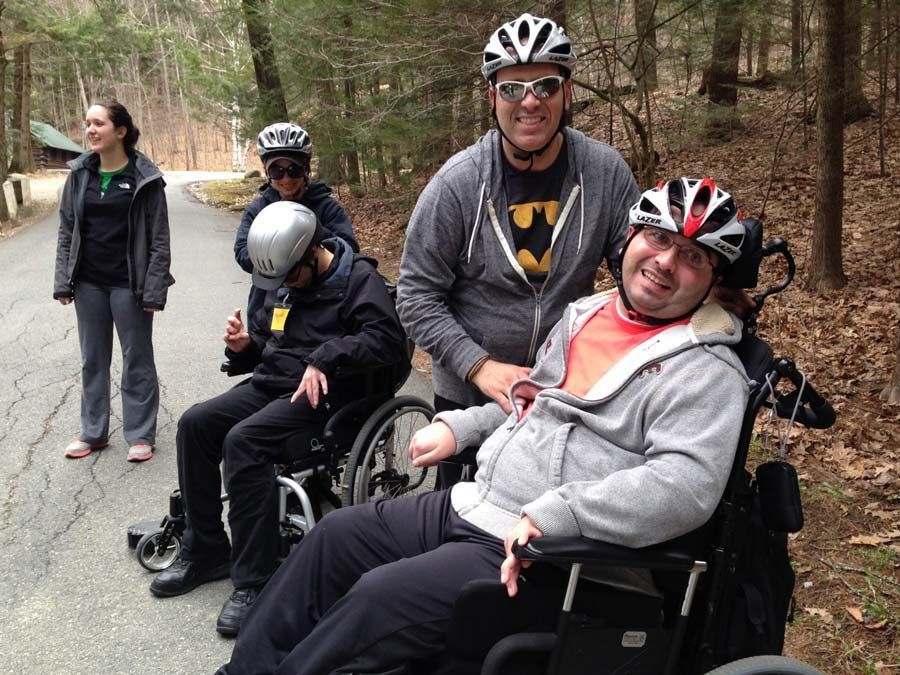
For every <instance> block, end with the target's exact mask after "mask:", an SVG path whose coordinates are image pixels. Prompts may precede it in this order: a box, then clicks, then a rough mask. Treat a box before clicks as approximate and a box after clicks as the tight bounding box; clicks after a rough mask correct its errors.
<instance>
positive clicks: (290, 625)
mask: <svg viewBox="0 0 900 675" xmlns="http://www.w3.org/2000/svg"><path fill="white" fill-rule="evenodd" d="M629 221H630V226H629V228H628V231H627V238H626V241H625V243H624V245H623V253H622V258H621V261H620V262H621V265H619V264H618V262H619V261H617V264H616V265H615V276H616V281H617V285H618V292H612V293H607V294H601V295H598V296H593V297H588V298H585V299H583V300H580V301H578V302H576V303H573V304H572V305H570V306H569V307H568V308H567V309H566V311H565V313H564V316H563V318H562V320H561V321H560V322H559V323H558V324H557V325H556V326H555V327H554V328H553V329H552V331H551V332H550V335H549V336H548V337H547V339H546V340H545V341H544V343H543V344H542V345H541V346H540V347H539V348H538V349H537V360H536V364H535V367H534V369H533V370H532V371H531V372H530V375H529V376H528V377H525V378H521V379H519V380H517V381H516V382H514V383H513V385H512V386H511V387H510V390H509V392H508V396H509V400H510V401H511V402H512V405H513V411H512V413H511V414H509V415H507V414H506V413H504V412H503V410H502V408H501V407H500V405H499V404H498V403H497V402H494V401H491V402H489V403H487V404H486V405H483V406H477V407H472V408H469V409H467V410H456V411H448V412H444V413H441V414H439V415H438V416H437V417H436V418H435V420H436V421H435V422H434V423H433V424H431V425H429V426H428V427H425V428H424V429H422V430H420V431H419V432H418V433H417V434H416V435H415V437H414V438H413V441H412V443H411V446H410V455H411V457H412V458H413V461H414V463H415V464H417V465H419V466H432V465H434V464H436V463H437V462H439V461H441V460H442V459H445V458H447V457H449V456H450V455H452V454H453V453H455V452H458V451H459V450H460V449H462V448H464V447H467V446H470V445H481V448H480V450H479V451H478V473H477V474H476V477H475V478H476V480H475V482H474V483H459V484H457V485H455V486H454V487H453V489H452V490H444V491H438V492H432V493H429V494H425V495H421V496H418V497H414V498H408V499H396V500H385V501H380V502H375V503H370V504H363V505H361V506H357V507H352V508H347V509H339V510H338V511H334V512H332V513H330V514H328V515H327V516H326V517H325V518H324V519H323V520H322V522H321V523H320V524H319V525H317V526H316V527H315V528H314V529H313V530H312V532H311V533H310V534H309V536H308V537H307V538H306V539H305V540H304V541H303V542H302V543H301V544H300V545H299V546H298V547H297V548H296V549H295V550H294V551H293V552H292V553H291V555H290V556H289V557H288V559H287V561H285V563H283V565H282V567H281V568H280V569H279V570H278V572H277V573H276V574H275V576H273V577H272V579H271V580H270V581H269V583H268V585H267V586H266V588H265V589H264V590H263V593H262V595H261V596H260V598H259V600H258V601H257V606H256V608H255V612H254V614H252V615H251V617H250V619H249V622H248V624H247V625H246V626H245V627H243V628H242V630H241V633H240V635H239V637H238V642H237V644H236V646H235V650H234V653H233V654H232V657H231V662H230V663H229V664H228V665H227V666H223V668H222V669H220V671H219V674H220V675H226V674H227V675H248V674H251V673H252V674H254V675H257V674H261V673H273V672H276V670H277V672H290V673H296V674H299V675H327V674H328V673H332V672H335V671H336V670H340V672H376V671H377V672H381V671H384V670H388V669H389V668H392V667H395V666H397V665H399V664H401V663H404V662H405V661H408V660H411V659H415V658H420V657H425V656H428V655H429V654H432V653H434V652H437V651H440V649H441V648H442V646H443V644H444V634H445V630H446V627H447V623H448V621H449V620H450V616H451V614H452V609H453V603H454V601H455V600H456V598H457V596H458V595H459V592H460V590H461V589H462V587H463V586H464V585H465V584H466V583H468V582H469V581H471V580H474V579H497V578H498V576H499V578H500V582H501V583H504V584H506V586H507V589H508V592H509V594H510V595H514V594H515V593H516V592H517V579H518V573H519V563H518V562H517V561H516V559H515V557H514V556H512V555H511V548H512V544H513V543H514V542H518V543H519V544H522V545H524V544H525V543H527V541H528V540H529V539H532V538H535V537H541V536H544V535H560V536H566V535H572V536H578V535H580V536H587V537H591V538H595V539H600V540H603V541H608V542H612V543H616V544H622V545H625V546H632V547H642V546H649V545H652V544H656V543H659V542H661V541H665V540H668V539H672V538H674V537H678V536H680V535H682V534H685V533H687V532H690V531H692V530H694V529H696V528H698V527H700V526H701V525H702V524H703V523H705V522H706V521H707V520H708V519H709V517H710V516H711V515H712V513H713V511H714V509H715V507H716V504H717V503H718V501H719V499H720V498H721V495H722V492H723V490H724V489H725V484H726V482H727V479H728V475H729V472H730V469H731V464H732V461H733V457H734V451H735V448H736V445H737V441H738V435H739V432H740V428H741V421H742V418H743V414H744V409H745V407H746V404H747V398H748V383H747V377H746V374H745V372H744V369H743V367H742V366H741V363H740V360H739V359H738V358H737V356H736V355H735V354H734V352H733V350H732V349H731V348H730V346H731V345H735V344H737V343H738V342H739V341H740V339H741V325H740V322H739V320H738V319H737V318H736V317H734V316H733V315H731V314H729V313H728V312H727V311H726V310H724V309H723V308H722V307H721V306H719V305H717V304H707V305H704V304H703V301H704V300H705V298H706V297H707V295H708V294H709V292H710V290H711V289H712V286H713V285H714V284H716V283H717V281H718V280H720V279H721V278H722V276H723V275H724V273H725V272H726V269H727V267H728V265H729V264H730V263H733V262H734V261H735V260H736V259H737V258H738V257H739V256H740V253H741V250H740V247H741V244H742V241H743V233H744V228H743V225H741V223H740V222H739V221H738V210H737V207H736V206H735V204H734V201H733V200H732V199H731V197H730V195H728V194H727V193H725V192H723V191H722V190H720V189H719V188H718V187H717V186H716V185H715V183H713V181H712V180H710V179H705V180H702V181H700V180H690V179H679V180H673V181H670V182H669V183H668V184H666V185H665V186H661V187H659V188H655V189H653V190H648V191H647V192H645V193H644V195H643V196H642V197H641V199H640V201H639V202H638V203H636V204H635V205H634V206H633V207H632V209H631V213H630V217H629ZM603 580H604V581H606V582H607V583H609V584H610V585H615V586H619V587H622V586H623V584H624V585H627V586H628V588H629V589H630V590H634V591H638V592H643V593H653V592H655V588H654V587H653V585H652V580H650V579H649V577H647V576H640V575H639V576H634V575H633V576H631V577H623V576H621V575H618V574H617V575H615V576H611V577H609V578H605V579H603Z"/></svg>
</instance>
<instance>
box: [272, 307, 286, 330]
mask: <svg viewBox="0 0 900 675" xmlns="http://www.w3.org/2000/svg"><path fill="white" fill-rule="evenodd" d="M290 311H291V306H290V305H286V304H284V303H281V302H279V303H277V304H276V305H275V309H274V311H273V312H272V332H273V333H274V332H276V331H277V332H283V331H284V322H285V321H287V317H288V312H290Z"/></svg>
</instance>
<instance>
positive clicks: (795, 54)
mask: <svg viewBox="0 0 900 675" xmlns="http://www.w3.org/2000/svg"><path fill="white" fill-rule="evenodd" d="M802 39H803V6H802V4H801V0H791V72H792V73H793V74H794V77H797V76H798V75H799V74H800V61H801V59H802V52H801V46H800V43H801V42H802Z"/></svg>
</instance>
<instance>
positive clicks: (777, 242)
mask: <svg viewBox="0 0 900 675" xmlns="http://www.w3.org/2000/svg"><path fill="white" fill-rule="evenodd" d="M776 254H780V255H781V257H783V258H784V259H785V262H787V274H786V275H785V276H784V279H782V280H781V281H779V282H778V283H777V284H775V285H774V286H770V287H769V288H767V289H766V290H764V291H763V292H762V293H758V294H757V295H754V296H753V300H754V302H756V310H755V311H756V312H757V313H758V312H759V310H761V309H762V306H763V303H764V302H765V300H766V298H768V297H769V296H770V295H775V294H776V293H781V291H783V290H784V289H785V288H787V287H788V286H790V285H791V282H792V281H793V280H794V274H795V273H796V271H797V266H796V264H795V263H794V256H793V255H792V254H791V251H790V248H788V243H787V242H786V241H785V240H784V239H782V238H781V237H777V238H775V239H772V240H770V241H768V242H766V244H765V246H763V247H762V252H761V258H760V259H761V260H762V259H763V258H768V257H769V256H770V255H776Z"/></svg>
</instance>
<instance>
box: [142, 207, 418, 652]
mask: <svg viewBox="0 0 900 675" xmlns="http://www.w3.org/2000/svg"><path fill="white" fill-rule="evenodd" d="M321 232H322V230H321V227H320V226H319V224H318V222H317V220H316V216H315V214H314V213H313V212H312V211H310V210H309V209H308V208H307V207H305V206H303V205H301V204H297V203H295V202H288V201H281V202H276V203H274V204H271V205H269V206H267V207H266V208H265V209H263V210H262V211H261V212H260V213H259V215H258V216H257V217H256V219H255V220H254V222H253V225H252V227H251V228H250V233H249V236H248V246H249V251H250V257H251V259H252V260H253V268H254V272H253V284H254V285H255V286H257V287H258V288H264V289H266V290H268V291H270V292H269V294H268V296H267V298H266V301H265V303H264V305H263V308H262V309H261V310H260V312H258V314H257V317H255V320H254V322H252V323H251V326H258V328H256V329H254V330H252V331H251V332H249V333H248V332H247V330H246V329H245V327H244V324H243V322H242V320H241V316H240V310H235V311H234V312H233V313H232V315H231V316H230V317H229V318H228V325H227V327H226V329H225V336H224V340H225V343H226V345H227V348H226V350H225V353H226V355H227V356H228V357H229V358H230V359H231V360H232V362H233V363H234V364H236V365H238V366H245V367H246V370H250V369H251V368H253V367H254V366H255V368H254V369H253V374H252V376H251V377H250V378H249V379H247V380H245V381H244V382H241V383H240V384H238V385H237V386H236V387H234V388H233V389H231V390H229V391H227V392H225V393H224V394H222V395H220V396H217V397H215V398H213V399H210V400H208V401H205V402H203V403H199V404H197V405H195V406H193V407H192V408H190V409H189V410H188V411H187V412H185V413H184V414H183V415H182V416H181V419H180V420H179V421H178V434H177V439H176V444H177V447H178V483H179V487H180V488H181V493H182V495H183V497H184V503H185V510H186V514H187V529H186V530H185V533H184V539H183V549H182V552H181V557H180V558H179V560H177V561H176V562H175V564H174V565H173V566H172V567H170V568H169V569H167V570H165V571H163V572H161V573H160V574H159V575H157V577H156V578H155V579H154V581H153V583H152V584H151V585H150V591H151V592H152V593H153V594H154V595H156V596H159V597H170V596H175V595H181V594H183V593H187V592H189V591H191V590H192V589H194V588H196V587H197V586H199V585H200V584H203V583H206V582H208V581H213V580H215V579H224V578H226V577H228V576H229V574H230V576H231V580H232V582H233V583H234V588H235V591H234V592H233V593H232V595H231V597H230V598H229V599H228V601H227V602H226V603H225V605H224V606H223V607H222V611H221V612H220V614H219V618H218V620H217V623H216V630H217V631H219V633H222V634H223V635H236V634H237V632H238V630H239V628H240V624H241V621H242V620H243V618H244V617H245V616H246V614H247V612H248V611H249V609H250V606H251V605H252V604H253V601H254V600H255V599H256V596H257V594H258V593H259V590H260V589H261V588H262V586H263V585H264V584H265V582H266V580H267V579H268V578H269V577H270V576H271V575H272V574H273V573H274V571H275V568H276V566H277V555H278V531H277V524H278V523H277V506H278V504H277V493H276V490H275V481H274V476H275V473H274V470H273V464H274V463H275V462H277V461H278V458H279V457H280V456H281V455H282V454H283V453H284V450H285V447H286V446H287V445H289V443H290V441H291V439H292V438H293V437H296V436H297V434H298V433H300V432H303V431H304V430H308V429H310V428H315V427H321V426H322V425H323V424H324V422H325V420H326V419H327V417H328V414H329V410H333V409H336V408H338V407H339V406H341V405H343V404H344V403H346V402H348V401H350V400H353V399H358V398H359V397H360V396H361V395H362V394H363V393H364V387H365V382H364V381H363V379H362V378H363V376H362V375H361V374H360V372H359V371H360V369H362V368H370V367H372V366H379V365H384V366H392V365H395V364H400V363H403V362H405V361H406V348H405V340H406V337H405V334H404V332H403V328H402V327H401V326H400V321H399V319H398V318H397V314H396V312H395V310H394V305H393V302H392V300H391V297H390V295H389V294H388V291H387V288H386V286H385V284H384V281H383V280H382V279H381V278H380V277H379V276H378V274H377V273H376V271H375V263H374V261H372V260H371V259H369V258H366V257H363V256H361V255H359V254H355V253H354V252H353V251H352V250H351V248H350V246H349V245H348V244H347V243H346V242H344V241H343V240H341V239H338V238H333V239H326V240H324V241H321V242H320V237H321ZM354 371H356V375H354V374H353V373H354ZM298 383H299V386H298ZM223 460H224V464H225V471H224V473H225V486H226V489H227V491H228V494H229V496H230V504H229V508H228V523H229V525H230V528H231V544H230V545H229V541H228V537H227V535H226V533H225V528H224V526H223V523H222V502H221V500H220V496H219V495H220V489H221V474H220V471H219V463H220V462H222V461H223Z"/></svg>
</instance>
